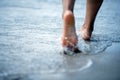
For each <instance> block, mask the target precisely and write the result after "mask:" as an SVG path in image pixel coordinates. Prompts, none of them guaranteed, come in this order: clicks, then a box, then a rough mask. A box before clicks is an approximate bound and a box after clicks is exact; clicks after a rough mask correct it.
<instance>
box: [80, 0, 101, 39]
mask: <svg viewBox="0 0 120 80" xmlns="http://www.w3.org/2000/svg"><path fill="white" fill-rule="evenodd" d="M102 2H103V0H87V5H86V16H85V21H84V24H83V27H82V29H81V34H82V37H83V39H84V40H88V39H90V37H91V34H92V31H93V28H94V22H95V18H96V15H97V13H98V11H99V8H100V6H101V4H102Z"/></svg>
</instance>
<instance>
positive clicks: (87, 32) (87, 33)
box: [80, 24, 93, 40]
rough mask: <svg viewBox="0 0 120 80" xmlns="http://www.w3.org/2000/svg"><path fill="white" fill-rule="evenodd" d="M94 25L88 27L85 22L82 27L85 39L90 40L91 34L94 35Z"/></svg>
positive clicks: (82, 35)
mask: <svg viewBox="0 0 120 80" xmlns="http://www.w3.org/2000/svg"><path fill="white" fill-rule="evenodd" d="M92 31H93V27H91V29H90V28H88V26H86V25H85V24H84V25H83V26H82V28H81V29H80V35H81V37H82V38H83V39H84V40H90V38H91V35H92Z"/></svg>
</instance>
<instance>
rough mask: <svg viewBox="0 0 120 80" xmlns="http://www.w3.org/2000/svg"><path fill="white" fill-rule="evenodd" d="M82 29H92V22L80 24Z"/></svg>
mask: <svg viewBox="0 0 120 80" xmlns="http://www.w3.org/2000/svg"><path fill="white" fill-rule="evenodd" d="M82 28H83V29H87V30H89V31H93V28H94V26H93V24H87V23H84V24H83V26H82Z"/></svg>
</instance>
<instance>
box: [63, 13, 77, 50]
mask: <svg viewBox="0 0 120 80" xmlns="http://www.w3.org/2000/svg"><path fill="white" fill-rule="evenodd" d="M77 43H78V39H77V35H76V32H75V20H74V15H73V13H72V12H71V11H66V12H65V13H64V14H63V34H62V46H63V47H68V48H74V49H76V45H77Z"/></svg>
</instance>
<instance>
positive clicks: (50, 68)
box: [0, 0, 120, 80]
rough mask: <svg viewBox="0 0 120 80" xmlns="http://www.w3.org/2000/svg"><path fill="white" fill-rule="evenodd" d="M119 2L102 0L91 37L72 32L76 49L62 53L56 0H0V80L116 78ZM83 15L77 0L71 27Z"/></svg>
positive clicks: (118, 79)
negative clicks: (77, 47) (76, 40)
mask: <svg viewBox="0 0 120 80" xmlns="http://www.w3.org/2000/svg"><path fill="white" fill-rule="evenodd" d="M119 2H120V1H119V0H116V1H115V2H113V1H112V0H105V1H104V3H103V5H102V7H101V9H100V11H99V14H98V16H97V19H96V22H95V29H94V32H93V35H92V38H91V41H90V42H86V41H84V40H82V39H81V37H80V35H79V34H78V37H79V38H78V39H79V43H78V46H79V49H80V50H81V51H82V52H81V53H79V54H75V55H73V56H68V55H64V54H63V53H61V52H62V47H61V44H60V37H61V32H62V27H61V26H62V19H61V13H62V5H61V1H57V0H46V1H44V0H40V1H39V0H31V1H30V0H20V1H18V0H3V1H1V2H0V80H96V79H97V80H120V77H119V74H120V69H119V68H120V63H119V62H120V58H119V56H120V54H119V53H120V49H119V48H120V36H119V35H120V28H119V27H120V23H119V21H120V18H119V16H120V11H119V10H117V9H118V8H119V7H118V6H119ZM110 5H112V6H110ZM55 6H57V7H55ZM58 9H59V10H58ZM84 16H85V1H84V0H83V1H82V0H81V1H79V0H77V1H76V5H75V18H76V28H77V30H79V28H80V26H81V25H82V23H83V21H84ZM77 33H78V32H77Z"/></svg>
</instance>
